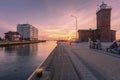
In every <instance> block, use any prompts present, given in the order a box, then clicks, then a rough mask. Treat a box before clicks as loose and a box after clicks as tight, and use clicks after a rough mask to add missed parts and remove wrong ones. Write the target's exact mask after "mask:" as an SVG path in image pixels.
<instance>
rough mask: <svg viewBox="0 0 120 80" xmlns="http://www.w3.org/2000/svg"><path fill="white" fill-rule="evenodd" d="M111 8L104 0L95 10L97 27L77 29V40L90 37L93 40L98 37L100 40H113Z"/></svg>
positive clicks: (85, 39) (114, 34) (114, 32)
mask: <svg viewBox="0 0 120 80" xmlns="http://www.w3.org/2000/svg"><path fill="white" fill-rule="evenodd" d="M111 10H112V8H111V7H109V6H107V4H105V3H104V2H103V3H102V4H101V5H100V8H99V9H98V10H97V12H96V16H97V29H95V30H92V29H89V30H78V33H79V40H80V41H88V38H91V39H92V40H93V41H95V40H96V39H99V40H101V41H109V42H110V41H114V40H115V39H116V37H115V36H116V31H115V30H111Z"/></svg>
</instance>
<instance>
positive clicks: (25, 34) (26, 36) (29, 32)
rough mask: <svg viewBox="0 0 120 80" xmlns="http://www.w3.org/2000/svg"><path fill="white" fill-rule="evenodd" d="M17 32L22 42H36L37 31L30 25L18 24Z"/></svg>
mask: <svg viewBox="0 0 120 80" xmlns="http://www.w3.org/2000/svg"><path fill="white" fill-rule="evenodd" d="M17 32H19V33H20V34H21V39H22V40H38V29H37V28H36V27H34V26H32V25H30V24H18V25H17Z"/></svg>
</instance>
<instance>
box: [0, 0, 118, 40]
mask: <svg viewBox="0 0 120 80" xmlns="http://www.w3.org/2000/svg"><path fill="white" fill-rule="evenodd" d="M102 1H103V0H0V36H1V37H3V36H4V33H5V32H7V31H16V26H17V24H26V23H28V24H31V25H33V26H35V27H37V28H38V30H39V39H61V38H67V37H68V36H70V37H72V36H75V32H76V27H75V18H74V17H71V15H74V16H76V17H77V20H78V29H89V28H92V29H96V10H97V9H98V8H99V5H101V4H102ZM104 2H105V3H106V4H108V6H111V7H112V14H111V29H113V30H117V35H116V37H117V39H120V9H119V8H120V5H119V4H120V0H104Z"/></svg>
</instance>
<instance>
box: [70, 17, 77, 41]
mask: <svg viewBox="0 0 120 80" xmlns="http://www.w3.org/2000/svg"><path fill="white" fill-rule="evenodd" d="M71 17H73V18H75V19H76V39H77V17H76V16H74V15H71Z"/></svg>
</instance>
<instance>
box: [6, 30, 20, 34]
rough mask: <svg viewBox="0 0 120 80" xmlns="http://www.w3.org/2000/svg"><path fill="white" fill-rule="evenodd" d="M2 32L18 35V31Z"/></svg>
mask: <svg viewBox="0 0 120 80" xmlns="http://www.w3.org/2000/svg"><path fill="white" fill-rule="evenodd" d="M4 34H12V35H20V33H18V32H15V31H8V32H6V33H4Z"/></svg>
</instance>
